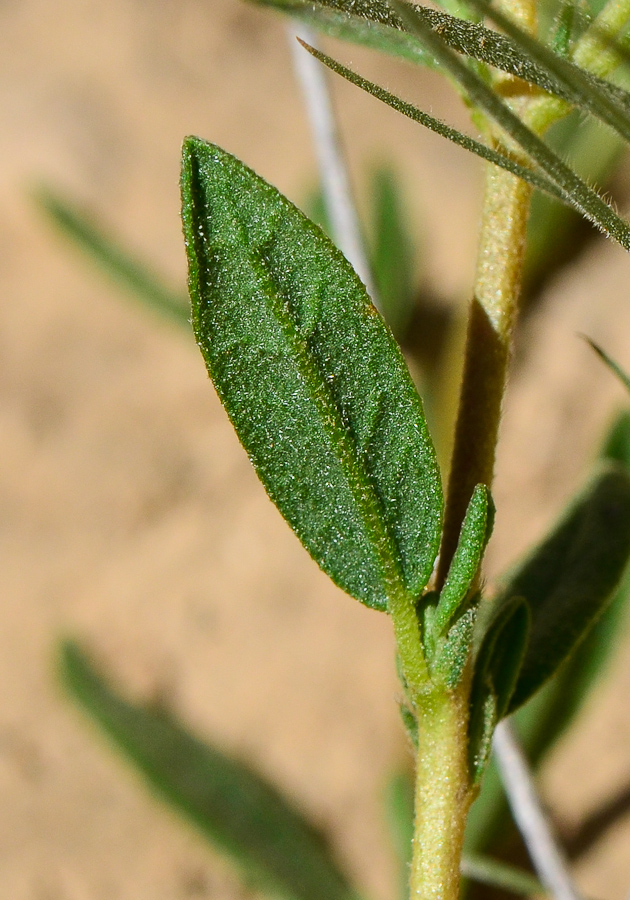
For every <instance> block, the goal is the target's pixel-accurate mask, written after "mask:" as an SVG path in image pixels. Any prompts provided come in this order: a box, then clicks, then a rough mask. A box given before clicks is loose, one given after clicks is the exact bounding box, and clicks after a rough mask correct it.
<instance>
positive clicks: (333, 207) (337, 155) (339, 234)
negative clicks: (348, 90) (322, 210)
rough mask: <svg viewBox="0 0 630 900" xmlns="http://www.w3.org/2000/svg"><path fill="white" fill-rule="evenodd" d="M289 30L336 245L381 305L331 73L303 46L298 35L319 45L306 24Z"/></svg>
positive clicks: (310, 42) (372, 296) (295, 25)
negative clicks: (337, 114) (333, 96)
mask: <svg viewBox="0 0 630 900" xmlns="http://www.w3.org/2000/svg"><path fill="white" fill-rule="evenodd" d="M288 32H289V43H290V45H291V50H292V53H293V63H294V66H295V71H296V74H297V76H298V79H299V81H300V84H301V86H302V91H303V94H304V101H305V106H306V111H307V114H308V117H309V120H310V124H311V130H312V133H313V143H314V146H315V153H316V156H317V165H318V167H319V175H320V179H321V185H322V191H323V193H324V202H325V204H326V211H327V213H328V215H329V217H330V224H331V227H332V230H333V235H334V237H335V241H336V243H337V246H338V247H339V249H340V250H341V252H342V253H343V254H344V256H345V257H346V259H348V261H349V262H350V263H351V264H352V265H353V266H354V269H355V271H356V273H357V275H358V276H359V278H360V279H361V281H362V282H363V284H364V285H365V286H366V288H367V292H368V294H369V295H370V297H371V298H372V302H373V303H374V305H375V306H376V307H377V309H378V298H377V296H376V291H375V286H374V281H373V278H372V272H371V269H370V264H369V262H368V257H367V254H366V252H365V247H364V244H363V237H362V234H361V227H360V225H359V218H358V216H357V212H356V206H355V203H354V198H353V196H352V188H351V186H350V178H349V176H348V166H347V164H346V158H345V154H344V151H343V146H342V143H341V138H340V135H339V129H338V127H337V121H336V118H335V113H334V109H333V104H332V100H331V96H330V91H329V88H328V76H327V73H326V72H325V70H324V68H323V66H322V65H321V63H319V62H318V61H317V60H316V59H314V58H313V57H312V56H311V54H310V53H307V52H306V50H304V48H303V47H300V45H299V44H298V42H297V41H296V37H299V38H301V40H303V41H304V42H305V43H307V44H310V45H311V46H313V47H316V46H317V40H316V38H315V35H314V34H313V32H312V31H311V29H310V28H308V27H307V26H306V25H302V24H296V23H291V25H290V26H289V29H288Z"/></svg>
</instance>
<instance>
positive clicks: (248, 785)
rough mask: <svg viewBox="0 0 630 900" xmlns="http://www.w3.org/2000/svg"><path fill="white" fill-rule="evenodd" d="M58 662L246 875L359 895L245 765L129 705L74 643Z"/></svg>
mask: <svg viewBox="0 0 630 900" xmlns="http://www.w3.org/2000/svg"><path fill="white" fill-rule="evenodd" d="M61 664H62V668H61V674H62V677H63V680H64V683H65V685H66V687H67V688H68V689H69V690H70V691H71V693H72V694H73V696H74V697H75V699H76V700H78V701H79V703H80V704H81V706H82V707H83V708H84V709H85V710H86V711H87V712H88V713H89V714H90V716H91V717H92V718H93V719H94V720H95V721H96V722H97V723H98V724H99V725H100V727H101V728H103V730H104V731H105V732H106V733H107V734H108V735H109V736H110V737H111V738H112V739H113V741H114V742H115V744H116V746H117V747H118V749H120V750H121V751H122V752H123V753H124V754H125V756H127V757H128V758H129V759H130V760H131V761H132V762H133V763H134V764H135V766H136V767H137V768H138V769H139V770H140V771H141V772H142V774H143V775H144V777H145V778H146V779H147V781H148V782H149V784H150V785H151V786H152V787H153V788H154V789H155V791H156V792H157V793H158V794H159V796H161V797H162V798H163V799H165V800H167V801H168V802H169V803H170V804H171V805H172V806H173V807H175V808H176V809H177V810H178V812H180V813H181V814H183V815H184V816H185V817H186V818H187V819H189V820H190V821H192V822H193V823H194V824H195V825H196V826H197V828H199V830H200V831H201V832H202V834H204V835H205V836H206V837H207V838H209V839H210V840H211V841H212V842H213V843H214V844H216V845H217V846H218V847H219V848H220V849H222V850H223V851H224V852H226V853H227V854H228V855H229V856H230V857H231V858H232V860H233V861H234V862H235V863H236V864H237V865H238V867H239V869H240V870H241V874H243V875H244V876H245V877H246V878H247V879H248V880H249V881H254V882H255V883H256V884H257V885H258V886H260V887H261V888H262V889H263V890H268V891H271V892H272V893H273V895H274V896H277V895H278V894H280V895H281V896H283V897H286V898H290V900H321V898H322V897H327V898H330V900H357V894H356V893H355V892H354V891H353V890H352V889H351V887H350V885H349V884H348V882H347V880H346V878H345V876H344V875H343V874H342V873H341V871H340V870H339V868H338V867H337V865H336V863H335V861H334V859H333V857H332V853H331V852H330V850H329V848H328V846H327V845H326V843H325V841H324V839H323V837H322V835H321V834H319V833H318V832H317V831H316V830H315V829H314V828H313V826H312V825H311V824H310V823H309V822H308V821H307V820H306V819H305V818H304V817H303V815H302V814H301V813H300V812H299V811H298V810H297V809H296V808H295V806H294V805H293V804H292V803H290V802H289V801H288V800H287V799H286V798H285V797H283V796H282V795H281V793H280V792H279V791H278V789H277V788H276V787H274V786H273V785H271V784H269V783H268V782H267V781H265V780H264V779H263V778H262V777H261V776H260V775H259V774H258V773H257V772H255V771H254V770H253V769H252V768H251V767H250V766H247V765H245V764H244V763H243V762H241V761H239V760H238V759H235V758H234V757H231V756H228V755H226V754H225V753H224V752H223V751H221V750H219V749H218V748H216V747H213V746H212V745H210V744H206V743H204V742H202V741H200V740H199V739H198V738H197V737H194V736H193V735H192V734H190V732H189V731H187V730H186V728H184V726H183V725H182V724H181V723H180V722H178V721H177V720H176V719H175V718H174V717H173V716H172V715H170V714H169V713H167V712H166V711H165V710H163V709H156V708H151V707H146V706H140V705H136V704H132V703H129V702H128V701H127V700H125V699H124V698H123V697H121V696H120V695H119V694H118V693H117V692H116V691H115V690H113V689H112V687H111V686H110V685H109V684H108V683H107V681H106V680H105V679H104V678H103V677H102V676H101V675H100V673H99V672H98V671H97V670H96V669H95V668H94V667H93V665H92V664H91V663H90V661H89V660H88V658H87V657H86V656H85V654H84V653H83V652H82V651H81V649H80V648H79V647H77V645H76V644H72V643H68V644H66V645H65V646H64V647H63V655H62V660H61Z"/></svg>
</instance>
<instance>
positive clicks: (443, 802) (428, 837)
mask: <svg viewBox="0 0 630 900" xmlns="http://www.w3.org/2000/svg"><path fill="white" fill-rule="evenodd" d="M418 728H419V738H420V740H419V748H418V756H417V759H416V802H415V823H414V836H413V858H412V863H411V873H410V882H409V883H410V896H411V900H457V898H458V897H459V885H460V862H461V854H462V848H463V843H464V831H465V827H466V817H467V815H468V810H469V809H470V805H471V803H472V801H473V799H474V793H473V790H472V788H471V786H470V777H469V766H468V738H467V728H468V688H467V687H466V689H465V690H461V691H458V692H457V693H456V694H451V693H448V692H446V691H444V690H442V691H440V692H438V691H436V692H435V693H434V694H431V695H428V696H426V697H425V698H424V700H423V703H422V707H421V709H419V710H418Z"/></svg>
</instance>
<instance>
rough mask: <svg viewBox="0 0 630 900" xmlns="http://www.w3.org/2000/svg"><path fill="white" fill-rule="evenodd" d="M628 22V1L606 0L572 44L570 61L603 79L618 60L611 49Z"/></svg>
mask: <svg viewBox="0 0 630 900" xmlns="http://www.w3.org/2000/svg"><path fill="white" fill-rule="evenodd" d="M629 21H630V0H608V3H607V4H606V6H605V7H604V8H603V9H602V11H601V12H600V13H599V15H598V16H597V18H596V19H595V21H594V22H592V23H591V25H590V27H589V28H588V29H587V31H586V32H585V33H584V34H583V35H582V37H581V38H580V39H579V41H578V42H577V44H576V46H575V50H574V51H573V54H572V57H573V62H574V63H576V64H577V65H578V66H581V67H582V68H583V69H588V71H589V72H592V73H593V74H594V75H598V76H599V77H600V78H605V77H606V76H607V75H609V74H610V73H611V72H612V71H613V70H614V69H616V68H617V66H618V65H619V63H620V62H621V59H620V56H619V54H618V53H617V51H616V50H615V47H614V42H615V41H616V40H618V38H619V37H620V36H621V34H622V33H623V31H624V30H625V29H626V28H627V27H628V22H629Z"/></svg>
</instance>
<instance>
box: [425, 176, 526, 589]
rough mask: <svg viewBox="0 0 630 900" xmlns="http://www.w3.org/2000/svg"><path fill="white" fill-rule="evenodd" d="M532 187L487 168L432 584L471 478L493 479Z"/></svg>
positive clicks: (453, 542) (450, 547)
mask: <svg viewBox="0 0 630 900" xmlns="http://www.w3.org/2000/svg"><path fill="white" fill-rule="evenodd" d="M531 193H532V191H531V188H530V186H529V185H528V184H526V183H525V182H524V181H521V180H520V179H518V178H515V177H514V176H513V175H511V174H510V173H509V172H505V171H504V170H503V169H498V168H496V167H495V166H489V167H488V169H487V173H486V189H485V195H484V205H483V215H482V222H481V235H480V242H479V252H478V257H477V275H476V279H475V286H474V294H473V300H472V304H471V307H470V314H469V320H468V335H467V339H466V354H465V361H464V373H463V378H462V388H461V393H460V405H459V413H458V417H457V425H456V429H455V445H454V449H453V457H452V462H451V473H450V479H449V485H448V494H447V504H446V515H445V524H444V533H443V537H442V548H441V551H440V565H439V570H438V579H437V581H438V588H439V587H441V586H442V585H443V583H444V580H445V578H446V574H447V572H448V567H449V565H450V563H451V560H452V558H453V554H454V552H455V548H456V547H457V540H458V538H459V532H460V528H461V524H462V522H463V520H464V515H465V513H466V508H467V506H468V501H469V500H470V497H471V495H472V492H473V490H474V487H475V485H477V484H486V485H488V486H491V484H492V477H493V473H494V461H495V448H496V443H497V437H498V432H499V421H500V418H501V403H502V400H503V393H504V389H505V382H506V378H507V368H508V363H509V359H510V348H511V343H512V333H513V329H514V322H515V319H516V313H517V309H518V300H519V294H520V287H521V275H522V269H523V257H524V252H525V237H526V232H527V216H528V213H529V201H530V198H531Z"/></svg>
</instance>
